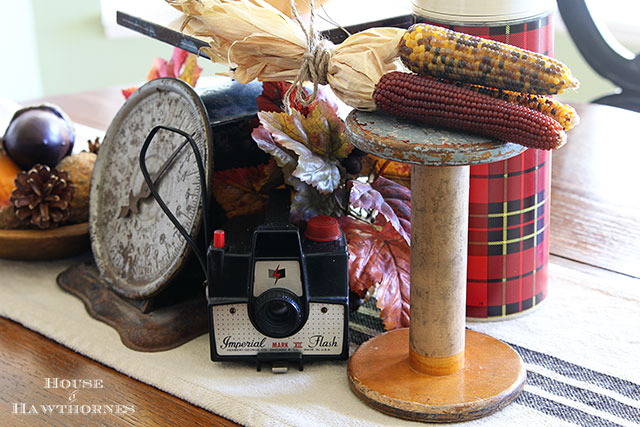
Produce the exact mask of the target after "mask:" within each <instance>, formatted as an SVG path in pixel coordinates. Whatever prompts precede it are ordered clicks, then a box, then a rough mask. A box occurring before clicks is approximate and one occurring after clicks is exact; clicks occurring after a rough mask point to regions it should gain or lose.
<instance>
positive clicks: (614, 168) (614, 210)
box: [0, 88, 640, 426]
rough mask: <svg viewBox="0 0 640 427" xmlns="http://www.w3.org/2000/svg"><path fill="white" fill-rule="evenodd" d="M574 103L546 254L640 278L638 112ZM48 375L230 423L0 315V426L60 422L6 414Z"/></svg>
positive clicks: (104, 110)
mask: <svg viewBox="0 0 640 427" xmlns="http://www.w3.org/2000/svg"><path fill="white" fill-rule="evenodd" d="M46 101H48V102H53V103H55V104H58V105H59V106H60V107H61V108H62V109H63V110H64V111H66V112H67V113H68V114H69V116H70V117H71V118H72V119H73V120H74V121H75V122H77V123H82V124H85V125H88V126H92V127H95V128H99V129H106V128H107V127H108V125H109V123H110V121H111V119H112V117H113V116H114V115H115V113H116V112H117V111H118V109H119V108H120V106H121V104H122V102H123V101H124V100H123V97H122V95H121V94H120V92H119V90H118V89H116V88H111V89H105V90H100V91H92V92H83V93H78V94H71V95H61V96H52V97H48V98H47V99H46ZM577 110H578V112H579V113H580V116H581V117H582V124H581V125H579V126H578V127H577V128H576V129H574V130H572V131H571V132H569V143H568V144H567V145H566V146H565V147H563V148H562V149H560V150H558V151H557V152H555V153H554V154H553V180H552V194H551V204H552V208H551V241H550V252H551V257H550V262H551V263H561V264H562V265H564V266H567V265H569V266H572V268H575V269H576V270H581V271H584V270H585V269H588V270H590V271H592V272H594V273H595V274H598V275H605V276H607V278H608V279H610V280H617V279H619V278H621V277H622V276H621V275H624V276H627V277H624V279H625V280H628V279H629V277H631V278H632V279H635V280H637V281H638V282H637V284H638V285H639V286H640V263H639V262H638V261H639V260H640V197H638V196H639V195H640V192H639V191H638V183H640V166H639V165H638V164H637V163H638V161H639V159H640V144H639V143H638V137H637V128H636V125H637V123H638V122H636V120H638V121H640V114H638V113H634V112H630V111H626V110H621V109H617V108H613V107H608V106H602V105H595V104H588V105H578V106H577ZM51 377H58V378H100V379H102V380H103V381H104V382H105V383H106V382H108V383H109V384H110V385H111V387H109V388H108V389H97V390H89V391H88V392H87V394H86V395H87V397H89V398H92V397H95V398H96V399H100V400H102V401H118V400H119V397H121V396H122V395H126V396H127V398H128V402H129V403H130V404H133V405H135V406H136V408H144V409H145V410H144V411H137V412H136V413H135V414H134V415H133V416H131V417H128V418H129V420H130V421H131V422H132V423H134V424H136V425H148V426H151V425H216V426H229V425H236V424H234V423H232V422H230V421H228V420H226V419H223V418H220V417H218V416H216V415H214V414H211V413H209V412H207V411H205V410H203V409H201V408H198V407H196V406H193V405H191V404H189V403H187V402H185V401H183V400H181V399H178V398H176V397H174V396H171V395H169V394H167V393H165V392H163V391H160V390H158V389H156V388H154V387H152V386H149V385H146V384H143V383H141V382H139V381H137V380H134V379H132V378H130V377H128V376H125V375H122V374H120V373H118V372H116V371H115V370H113V369H111V368H108V367H106V366H104V365H102V364H99V363H97V362H95V361H92V360H90V359H88V358H86V357H84V356H82V355H80V354H77V353H75V352H74V351H72V350H70V349H68V348H66V347H63V346H61V345H59V344H57V343H55V342H54V341H51V340H50V339H48V338H46V337H44V336H42V335H40V334H38V333H36V332H32V331H30V330H28V329H25V328H24V327H22V326H20V325H19V324H17V323H15V322H13V321H10V320H8V319H5V318H0V390H2V393H0V401H1V402H2V404H1V405H0V425H9V424H11V425H16V424H15V423H16V422H28V423H29V425H34V422H39V423H41V424H44V423H45V422H46V423H52V422H58V423H60V424H59V425H63V424H64V422H63V420H64V418H60V419H59V420H57V421H56V419H55V418H52V417H50V416H49V417H47V416H44V415H42V414H40V415H38V416H34V417H29V418H24V417H18V418H16V417H14V418H11V419H6V416H7V411H6V409H7V408H9V409H10V404H11V402H32V401H38V400H39V397H42V396H43V395H44V394H45V393H46V396H48V397H49V398H52V397H59V398H61V399H64V398H66V397H68V392H67V391H65V390H63V389H58V390H55V389H46V390H45V389H44V384H43V381H44V378H51ZM90 393H95V395H94V396H92V395H91V394H90ZM83 395H84V392H83ZM3 419H6V420H7V422H9V424H6V423H5V422H3V421H2V420H3Z"/></svg>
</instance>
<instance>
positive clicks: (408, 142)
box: [346, 110, 527, 166]
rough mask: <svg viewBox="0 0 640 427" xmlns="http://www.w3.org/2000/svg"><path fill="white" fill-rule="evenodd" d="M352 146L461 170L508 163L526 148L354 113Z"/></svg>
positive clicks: (350, 125) (350, 123)
mask: <svg viewBox="0 0 640 427" xmlns="http://www.w3.org/2000/svg"><path fill="white" fill-rule="evenodd" d="M346 127H347V134H348V136H349V139H350V140H351V143H352V144H353V145H355V146H356V147H358V148H359V149H361V150H363V151H366V152H368V153H371V154H375V155H376V156H378V157H382V158H385V159H389V160H395V161H398V162H403V163H412V164H417V165H429V166H462V165H477V164H482V163H491V162H497V161H499V160H505V159H508V158H510V157H513V156H515V155H517V154H520V153H522V152H523V151H525V150H526V149H527V148H526V147H523V146H521V145H518V144H514V143H511V142H502V141H495V140H491V139H489V138H488V137H484V136H479V135H472V134H468V133H463V132H457V131H453V130H447V129H438V128H432V127H428V126H423V125H420V124H419V123H416V122H412V121H409V120H406V119H403V118H400V117H396V116H392V115H390V114H387V113H383V112H378V111H374V112H366V111H358V110H353V111H351V113H349V116H348V117H347V120H346Z"/></svg>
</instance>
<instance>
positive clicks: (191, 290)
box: [59, 77, 264, 351]
mask: <svg viewBox="0 0 640 427" xmlns="http://www.w3.org/2000/svg"><path fill="white" fill-rule="evenodd" d="M260 93H261V84H260V83H257V82H256V83H255V84H250V85H240V84H239V83H236V82H232V81H231V80H230V79H226V78H222V77H221V78H216V79H214V80H213V85H212V86H211V87H210V88H208V89H205V90H201V91H199V92H196V91H195V90H194V89H193V88H192V87H191V86H189V85H188V84H187V83H184V82H183V81H181V80H178V79H170V78H164V79H156V80H153V81H150V82H148V83H146V84H145V85H143V86H142V87H141V88H140V89H138V91H136V92H135V93H134V94H133V95H132V96H131V97H130V98H129V99H128V100H127V101H126V102H125V104H124V105H123V106H122V108H121V109H120V110H119V111H118V113H117V114H116V116H115V117H114V119H113V121H112V122H111V124H110V126H109V129H108V130H107V133H106V135H105V138H104V141H103V143H102V144H101V146H100V152H99V155H98V158H97V160H96V164H95V169H94V172H93V177H92V184H91V199H90V204H89V233H90V237H91V247H92V250H93V255H94V258H95V263H96V265H95V267H94V266H93V265H81V266H74V267H72V268H71V269H69V270H68V271H66V272H65V273H63V274H62V275H61V277H60V278H59V283H60V285H61V286H62V287H63V288H64V289H66V290H68V291H70V292H72V293H73V294H75V295H77V296H78V297H80V298H81V299H82V300H83V301H84V302H85V306H86V307H87V310H88V311H89V313H90V314H91V315H92V316H93V317H96V318H98V319H100V320H102V321H105V322H106V323H108V324H110V325H111V326H113V327H114V328H116V329H117V330H118V332H119V333H120V336H121V338H122V340H123V342H124V343H125V344H126V345H127V346H129V347H132V348H135V349H138V350H145V351H155V350H163V349H167V348H171V347H174V346H176V345H179V344H181V343H183V342H185V341H187V340H189V339H191V338H193V337H194V336H197V335H200V334H202V333H204V332H206V331H207V315H206V299H205V297H204V288H203V286H202V285H203V281H204V275H203V274H202V270H201V268H200V266H199V265H198V263H197V259H195V257H194V256H191V252H192V251H191V249H190V248H189V245H188V243H187V241H186V240H185V239H184V238H183V236H182V235H181V234H180V233H179V232H178V230H177V229H176V228H175V227H174V225H173V224H172V223H171V221H170V220H169V219H168V218H167V216H166V215H165V214H164V212H163V211H162V210H161V208H160V206H159V205H158V203H156V201H155V200H154V199H153V197H151V194H150V191H149V187H148V186H147V185H146V183H145V181H144V178H143V176H142V172H141V168H140V161H139V157H140V151H141V147H142V145H143V143H144V141H145V140H146V139H147V137H148V136H149V133H150V132H151V131H152V129H154V128H155V127H156V126H158V125H161V126H163V127H166V128H175V129H177V130H180V131H182V132H185V133H186V134H189V135H190V136H191V138H192V139H193V141H194V142H195V143H196V145H197V148H198V150H199V151H200V153H201V155H202V161H203V163H204V165H203V166H204V170H205V174H206V180H205V181H206V188H202V185H201V182H200V177H199V174H198V167H197V163H196V158H195V154H194V152H193V151H192V149H191V148H190V144H189V143H188V141H187V140H186V139H185V138H184V137H183V136H181V135H180V134H179V133H177V132H175V131H170V130H167V129H160V130H158V131H157V133H156V134H155V135H154V136H153V138H152V140H151V141H150V144H149V148H148V151H147V153H146V157H145V159H146V161H145V163H146V167H147V170H148V171H149V174H150V177H151V180H152V181H153V183H154V187H155V188H156V190H157V191H158V193H159V194H160V196H161V197H162V199H163V200H164V201H165V203H166V205H167V207H168V208H169V210H170V211H171V212H172V213H173V214H174V215H175V216H176V217H177V219H178V221H179V222H180V224H181V225H182V226H183V227H184V228H185V230H186V232H187V233H188V235H189V237H190V238H191V239H192V240H194V241H197V240H198V238H199V237H200V236H201V231H202V222H203V221H202V220H203V209H202V199H203V198H202V196H203V194H202V193H203V192H205V193H206V194H205V195H206V197H205V199H208V198H209V197H210V192H211V188H212V187H211V186H212V176H213V171H214V167H213V163H214V151H218V149H219V151H220V154H221V156H222V158H223V159H224V160H226V161H227V162H228V160H227V158H228V157H229V152H232V155H231V157H242V158H241V159H239V160H238V159H236V160H237V161H239V162H246V163H249V164H251V163H253V164H255V162H259V161H261V160H264V159H261V158H260V156H261V155H262V156H264V154H263V153H262V152H259V153H257V152H258V151H259V150H258V149H257V148H256V147H255V144H253V147H251V149H247V148H246V147H243V144H242V142H241V141H240V142H238V144H236V145H237V147H233V146H231V145H232V144H230V143H233V142H235V141H228V140H227V138H214V135H216V133H219V130H221V129H222V130H223V129H224V126H225V125H227V124H229V123H232V122H238V121H242V120H249V119H250V118H252V117H255V114H256V112H257V106H256V98H257V96H258V95H259V94H260ZM216 145H217V147H216ZM238 152H242V154H241V155H240V156H238V155H237V154H238ZM205 232H212V231H211V230H206V231H205ZM200 240H201V239H200ZM204 249H205V248H202V251H203V252H204ZM96 267H97V268H96Z"/></svg>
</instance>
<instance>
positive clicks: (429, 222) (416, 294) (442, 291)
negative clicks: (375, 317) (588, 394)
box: [346, 111, 526, 422]
mask: <svg viewBox="0 0 640 427" xmlns="http://www.w3.org/2000/svg"><path fill="white" fill-rule="evenodd" d="M346 125H347V134H348V135H349V138H350V140H351V142H352V143H353V144H354V145H355V146H356V147H358V148H360V149H361V150H363V151H366V152H369V153H372V154H375V155H376V156H379V157H383V158H386V159H390V160H395V161H400V162H405V163H411V164H413V169H412V174H411V189H412V200H411V215H412V217H411V327H410V328H407V329H400V330H395V331H391V332H387V333H385V334H382V335H379V336H377V337H374V338H372V339H371V340H369V341H368V342H366V343H364V344H362V345H361V346H360V347H359V348H358V349H357V350H356V352H355V354H354V355H353V356H352V357H351V360H350V361H349V370H348V377H349V384H350V387H351V389H352V390H353V392H354V393H355V394H356V395H357V396H358V397H359V398H361V399H362V400H363V401H364V402H365V403H367V404H368V405H370V406H372V407H373V408H375V409H377V410H379V411H381V412H384V413H386V414H389V415H393V416H396V417H400V418H406V419H410V420H416V421H425V422H434V421H435V422H455V421H468V420H473V419H477V418H480V417H483V416H486V415H489V414H492V413H494V412H496V411H498V410H500V409H501V408H503V407H505V406H506V405H508V404H509V403H511V402H512V401H513V400H514V399H515V398H516V397H517V396H518V394H519V393H520V391H521V390H522V387H523V386H524V382H525V376H526V372H525V369H524V365H523V363H522V360H521V359H520V356H519V355H518V354H517V353H516V352H515V351H514V350H513V349H512V348H511V347H509V346H508V345H507V344H505V343H503V342H501V341H499V340H497V339H495V338H491V337H489V336H487V335H484V334H481V333H478V332H473V331H465V298H466V271H467V232H468V212H469V165H471V164H481V163H489V162H494V161H498V160H504V159H507V158H509V157H512V156H515V155H517V154H520V153H521V152H522V151H524V150H525V148H524V147H521V146H519V145H515V144H511V143H502V142H497V141H487V139H486V138H483V137H477V136H472V135H467V134H462V133H457V132H451V131H445V130H440V129H433V128H425V127H423V126H421V125H419V124H414V123H412V122H409V121H406V120H403V119H399V118H396V117H392V116H389V115H386V114H380V113H375V112H374V113H367V112H362V111H353V112H351V113H350V114H349V117H348V118H347V122H346Z"/></svg>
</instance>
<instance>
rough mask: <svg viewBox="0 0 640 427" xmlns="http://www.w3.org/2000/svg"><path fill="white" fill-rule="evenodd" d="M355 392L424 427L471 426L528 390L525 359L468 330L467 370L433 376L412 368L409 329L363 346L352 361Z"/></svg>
mask: <svg viewBox="0 0 640 427" xmlns="http://www.w3.org/2000/svg"><path fill="white" fill-rule="evenodd" d="M348 375H349V385H350V387H351V390H353V392H354V393H355V394H356V395H357V396H358V397H360V398H361V399H362V400H363V401H364V402H365V403H367V404H368V405H370V406H372V407H373V408H375V409H377V410H379V411H381V412H384V413H385V414H389V415H393V416H395V417H400V418H405V419H409V420H414V421H425V422H459V421H469V420H474V419H477V418H481V417H484V416H487V415H490V414H492V413H494V412H497V411H498V410H500V409H502V408H503V407H505V406H507V405H508V404H509V403H511V402H512V401H513V400H514V399H515V398H516V397H517V396H518V395H519V394H520V391H521V390H522V387H523V386H524V382H525V377H526V371H525V369H524V365H523V363H522V359H521V358H520V356H519V355H518V353H516V352H515V351H514V350H513V349H512V348H511V347H509V346H508V345H507V344H505V343H503V342H502V341H499V340H497V339H495V338H492V337H490V336H488V335H485V334H481V333H479V332H474V331H470V330H467V331H466V346H465V354H464V367H463V368H462V369H461V370H459V371H458V372H456V373H453V374H450V375H444V376H431V375H426V374H422V373H420V372H418V371H415V370H414V369H413V368H411V366H410V365H409V329H408V328H405V329H397V330H394V331H390V332H386V333H384V334H382V335H378V336H377V337H374V338H372V339H371V340H369V341H367V342H366V343H364V344H362V345H361V346H360V347H359V348H358V349H357V350H356V352H355V354H354V355H353V356H352V357H351V360H350V361H349V373H348Z"/></svg>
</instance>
